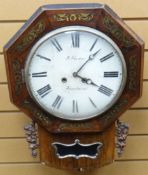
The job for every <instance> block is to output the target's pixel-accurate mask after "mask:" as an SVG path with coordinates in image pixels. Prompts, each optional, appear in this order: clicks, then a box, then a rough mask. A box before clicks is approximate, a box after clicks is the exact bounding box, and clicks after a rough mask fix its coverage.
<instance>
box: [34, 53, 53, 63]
mask: <svg viewBox="0 0 148 175" xmlns="http://www.w3.org/2000/svg"><path fill="white" fill-rule="evenodd" d="M37 57H40V58H41V59H44V60H47V61H51V59H50V58H47V57H44V56H42V55H39V54H38V55H37Z"/></svg>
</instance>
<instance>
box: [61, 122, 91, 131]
mask: <svg viewBox="0 0 148 175" xmlns="http://www.w3.org/2000/svg"><path fill="white" fill-rule="evenodd" d="M92 127H93V126H92V124H91V123H89V122H84V123H61V124H60V126H59V128H60V130H64V129H69V128H70V129H80V128H81V129H89V128H92Z"/></svg>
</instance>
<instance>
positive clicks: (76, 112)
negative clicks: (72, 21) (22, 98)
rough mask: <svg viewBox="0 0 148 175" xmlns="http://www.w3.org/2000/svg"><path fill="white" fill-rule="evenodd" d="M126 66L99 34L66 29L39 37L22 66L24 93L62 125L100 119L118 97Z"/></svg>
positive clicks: (115, 50) (87, 28)
mask: <svg viewBox="0 0 148 175" xmlns="http://www.w3.org/2000/svg"><path fill="white" fill-rule="evenodd" d="M126 74H127V70H126V64H125V61H124V57H123V55H122V53H121V51H120V49H119V48H118V46H117V45H116V44H115V43H114V42H113V41H112V40H111V39H110V38H109V37H108V36H107V35H105V34H103V33H102V32H100V31H98V30H95V29H92V28H89V27H84V26H67V27H62V28H59V29H56V30H54V31H52V32H49V33H48V34H46V35H45V36H43V37H42V38H41V39H40V40H39V41H38V42H37V43H36V44H35V45H34V47H33V48H32V50H31V52H30V53H29V55H28V58H27V61H26V65H25V81H26V85H27V89H28V91H29V93H30V95H31V97H32V98H33V99H34V100H35V102H36V103H37V104H38V105H39V106H40V107H41V108H42V109H44V110H45V111H46V112H48V113H50V114H52V115H54V116H56V117H59V118H63V119H67V120H84V119H89V118H92V117H95V116H99V115H101V114H102V113H103V112H105V111H106V110H108V109H109V108H110V107H111V106H112V105H113V104H114V103H115V102H116V101H117V99H118V98H119V97H120V95H121V93H122V91H123V89H124V85H125V82H126Z"/></svg>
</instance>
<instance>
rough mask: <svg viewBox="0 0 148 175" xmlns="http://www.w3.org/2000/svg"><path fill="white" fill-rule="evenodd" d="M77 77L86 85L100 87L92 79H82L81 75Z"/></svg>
mask: <svg viewBox="0 0 148 175" xmlns="http://www.w3.org/2000/svg"><path fill="white" fill-rule="evenodd" d="M77 77H78V78H80V79H81V81H82V83H86V84H88V85H89V84H90V85H93V86H96V87H100V86H98V85H97V84H96V83H94V82H93V81H92V80H91V79H90V78H85V77H81V76H80V75H77Z"/></svg>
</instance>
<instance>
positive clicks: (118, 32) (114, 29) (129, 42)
mask: <svg viewBox="0 0 148 175" xmlns="http://www.w3.org/2000/svg"><path fill="white" fill-rule="evenodd" d="M103 23H104V25H105V27H106V28H107V30H108V31H109V32H110V33H111V34H112V35H113V36H114V37H115V38H116V39H117V40H119V41H120V42H121V43H122V44H123V46H124V47H132V46H134V45H135V41H134V39H133V38H132V37H131V36H129V35H128V34H127V33H125V32H124V30H123V29H122V28H121V26H119V25H118V24H117V23H116V22H115V21H114V20H112V19H111V18H110V17H109V16H105V17H104V19H103Z"/></svg>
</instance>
